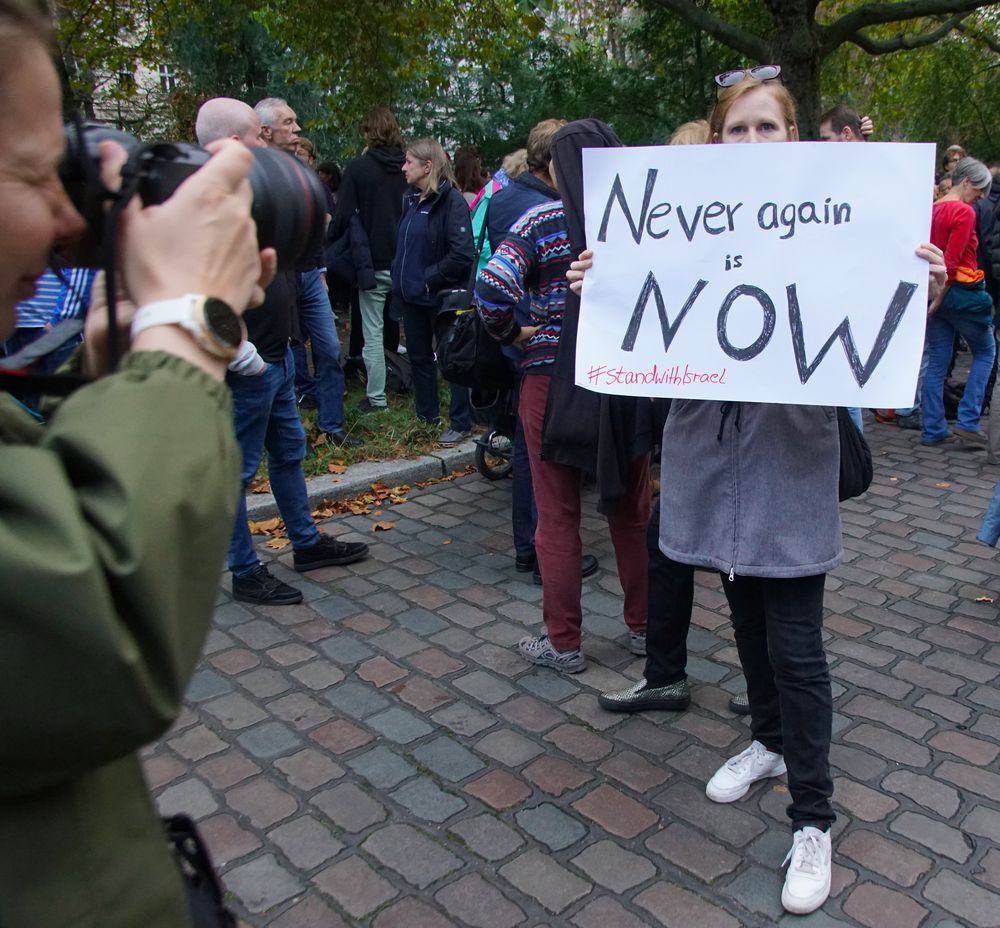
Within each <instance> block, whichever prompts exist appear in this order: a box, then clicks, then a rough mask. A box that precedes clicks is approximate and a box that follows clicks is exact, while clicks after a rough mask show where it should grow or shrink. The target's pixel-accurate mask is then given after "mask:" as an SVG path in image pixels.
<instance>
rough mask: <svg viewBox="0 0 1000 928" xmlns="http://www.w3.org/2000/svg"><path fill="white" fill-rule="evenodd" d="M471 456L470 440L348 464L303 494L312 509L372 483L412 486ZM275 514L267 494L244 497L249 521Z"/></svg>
mask: <svg viewBox="0 0 1000 928" xmlns="http://www.w3.org/2000/svg"><path fill="white" fill-rule="evenodd" d="M475 456H476V443H475V441H474V440H473V439H471V438H470V439H468V440H467V441H463V442H462V443H461V444H460V445H456V446H455V447H454V448H440V449H438V450H437V451H435V452H434V453H433V454H425V455H423V456H422V457H419V458H397V459H395V460H391V461H362V462H361V463H360V464H352V465H351V466H350V467H348V468H347V470H346V471H345V472H344V473H342V474H330V475H329V476H324V477H310V478H308V479H307V480H306V492H307V493H308V494H309V505H310V506H315V505H316V504H317V503H319V502H321V501H322V500H324V499H353V498H354V497H357V496H361V495H362V494H364V493H366V492H368V490H369V489H371V485H372V484H373V483H374V482H375V481H376V480H381V481H382V483H384V484H385V485H386V486H387V487H397V486H399V485H400V484H403V483H407V484H410V485H411V486H412V485H413V484H414V483H416V482H417V481H420V480H433V479H434V478H435V477H444V476H446V475H447V474H450V473H451V472H452V471H455V470H460V469H461V468H463V467H468V466H469V465H470V464H474V463H475ZM276 515H278V505H277V503H275V501H274V497H273V496H272V495H271V494H270V493H250V494H248V495H247V516H248V517H249V518H251V519H267V518H271V517H272V516H276Z"/></svg>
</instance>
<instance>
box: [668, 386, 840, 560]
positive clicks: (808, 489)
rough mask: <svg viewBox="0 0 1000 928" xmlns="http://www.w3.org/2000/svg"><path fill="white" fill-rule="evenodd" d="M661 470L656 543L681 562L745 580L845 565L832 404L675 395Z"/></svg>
mask: <svg viewBox="0 0 1000 928" xmlns="http://www.w3.org/2000/svg"><path fill="white" fill-rule="evenodd" d="M661 477H662V479H661V482H660V483H661V490H660V506H661V512H660V550H661V551H663V553H664V554H665V555H666V556H667V557H669V558H671V559H673V560H675V561H678V562H680V563H682V564H693V565H695V566H698V567H708V568H712V569H715V570H720V571H722V572H724V573H726V574H730V575H732V574H738V575H742V576H749V577H806V576H811V575H813V574H821V573H826V572H827V571H828V570H830V569H831V568H833V567H835V566H836V565H837V564H838V563H839V562H840V559H841V556H842V555H843V548H842V546H841V527H840V508H839V503H838V486H839V480H840V438H839V433H838V430H837V415H836V410H835V409H834V408H833V407H830V406H785V405H779V404H770V403H767V404H765V403H735V402H733V403H719V402H716V401H707V400H674V401H673V403H672V405H671V409H670V415H669V416H668V418H667V422H666V425H665V426H664V429H663V452H662V475H661Z"/></svg>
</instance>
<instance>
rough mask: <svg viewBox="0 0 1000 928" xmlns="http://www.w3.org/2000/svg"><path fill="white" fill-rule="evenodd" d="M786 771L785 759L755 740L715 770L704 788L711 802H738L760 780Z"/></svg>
mask: <svg viewBox="0 0 1000 928" xmlns="http://www.w3.org/2000/svg"><path fill="white" fill-rule="evenodd" d="M784 772H785V759H784V758H783V757H782V756H781V755H780V754H775V753H774V752H773V751H769V750H768V749H767V748H765V747H764V745H762V744H761V743H760V742H759V741H754V742H753V743H752V744H751V745H750V747H748V748H747V749H746V750H745V751H743V752H742V753H740V754H737V755H736V756H735V757H730V758H729V760H727V761H726V762H725V763H724V764H723V765H722V766H721V767H720V768H719V769H718V770H716V771H715V775H714V776H713V777H712V779H711V780H709V781H708V785H707V786H706V787H705V795H706V796H708V798H709V799H711V800H712V802H735V801H736V800H737V799H742V798H743V797H744V796H745V795H746V794H747V791H748V790H749V789H750V787H751V786H753V784H754V783H756V782H757V781H758V780H765V779H767V778H768V777H780V776H781V775H782V774H783V773H784Z"/></svg>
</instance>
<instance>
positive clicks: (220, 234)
mask: <svg viewBox="0 0 1000 928" xmlns="http://www.w3.org/2000/svg"><path fill="white" fill-rule="evenodd" d="M209 150H210V151H211V152H212V153H213V157H212V158H211V159H209V161H208V163H207V164H206V165H205V166H204V167H203V168H201V169H200V170H199V171H197V172H196V173H195V174H193V175H192V176H191V177H189V178H188V179H187V180H186V181H184V183H182V184H181V185H180V187H178V188H177V192H176V193H174V195H173V196H172V197H170V199H169V200H167V202H166V203H163V204H161V205H160V206H150V207H147V208H145V209H143V208H142V207H141V206H140V204H139V203H138V202H135V201H133V202H132V203H130V204H129V206H128V208H127V209H126V210H125V212H124V214H123V215H122V230H121V240H120V245H121V252H120V266H121V269H122V277H123V279H124V282H125V286H126V288H127V291H128V295H129V296H130V297H131V298H132V300H133V301H134V302H135V303H136V304H137V305H140V306H141V305H144V304H146V303H152V302H154V301H157V300H166V299H170V298H172V297H177V296H182V295H183V294H185V293H202V294H206V295H208V296H213V297H217V298H218V299H220V300H224V301H225V302H226V303H228V304H229V305H230V306H231V307H232V308H233V309H234V310H235V311H236V312H237V313H242V312H243V311H244V310H245V309H246V308H247V307H248V306H250V305H257V304H259V303H261V302H263V299H264V287H266V286H267V284H268V283H270V281H271V278H272V277H273V276H274V271H275V267H276V264H277V257H276V255H275V252H274V249H271V248H268V249H264V250H263V251H259V250H258V247H257V234H256V229H255V227H254V223H253V220H252V219H251V218H250V204H251V200H252V197H251V191H250V184H249V182H248V181H247V176H248V174H249V172H250V167H251V165H252V163H253V157H252V155H251V154H250V152H249V151H248V150H247V149H246V148H245V147H244V146H242V145H240V144H239V143H237V142H232V141H229V140H226V141H223V142H219V143H217V144H215V145H211V146H209ZM123 154H124V152H123V150H122V149H121V148H120V147H119V146H117V145H115V144H113V143H103V144H102V146H101V160H102V172H103V171H104V168H106V167H107V168H109V169H112V170H113V169H114V167H115V165H116V164H117V166H118V169H119V170H120V160H119V159H120V158H121V157H122V155H123ZM105 173H106V172H105Z"/></svg>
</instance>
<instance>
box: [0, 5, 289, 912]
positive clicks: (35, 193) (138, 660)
mask: <svg viewBox="0 0 1000 928" xmlns="http://www.w3.org/2000/svg"><path fill="white" fill-rule="evenodd" d="M0 52H2V54H0V100H2V101H3V102H2V103H0V106H2V107H3V109H4V110H5V113H4V115H5V117H6V121H7V123H8V125H13V126H17V131H13V132H8V133H4V135H3V137H2V138H0V256H2V257H0V337H3V336H5V335H6V334H8V333H9V332H10V331H11V330H12V328H13V326H14V305H15V303H16V302H17V301H18V300H20V299H25V298H27V297H30V296H31V294H32V293H33V291H34V281H35V280H36V279H37V277H38V276H39V275H40V274H41V273H42V271H43V270H44V269H45V267H46V266H47V264H48V262H49V252H50V249H51V248H52V247H53V246H54V245H56V244H57V243H59V242H60V241H63V240H67V239H70V238H72V237H74V236H76V235H79V234H80V233H81V232H82V231H83V223H82V221H81V219H80V217H79V216H78V215H77V213H76V212H75V211H74V209H73V207H72V205H71V203H70V201H69V200H68V199H67V196H66V194H65V192H64V190H63V188H62V186H61V184H60V181H59V178H58V175H57V167H58V161H59V155H60V152H61V151H62V149H63V127H62V123H61V117H60V91H59V80H58V78H57V76H56V71H55V69H54V67H53V65H52V62H51V59H50V34H49V23H48V17H47V14H46V12H45V9H44V6H43V5H42V3H41V2H39V0H0ZM215 151H216V154H215V155H214V156H213V157H212V158H211V160H210V161H209V163H208V164H207V165H206V166H205V167H204V168H202V169H201V170H199V171H198V172H197V173H196V174H195V175H194V176H193V177H192V178H190V179H189V180H188V181H186V182H185V183H184V184H183V185H182V186H181V188H180V189H179V190H178V191H177V193H176V194H175V195H174V196H173V197H172V198H171V199H170V200H169V201H167V202H166V203H165V204H164V205H162V206H158V207H151V208H148V209H145V210H142V209H140V208H139V206H138V205H137V204H136V203H132V204H131V205H130V206H129V208H128V209H127V210H126V211H125V213H124V214H123V216H122V224H121V236H120V239H119V242H118V249H117V259H118V266H119V268H120V271H121V279H122V281H123V284H124V288H125V291H126V295H127V296H128V297H129V298H130V299H131V300H132V301H133V302H134V303H135V305H137V306H138V307H139V309H138V311H137V313H136V314H135V318H134V320H133V319H131V318H130V316H131V314H130V313H128V312H126V311H125V309H124V307H119V322H120V323H121V324H122V325H123V326H124V325H127V324H129V323H131V324H132V332H133V338H132V341H131V353H130V354H129V355H128V356H127V357H126V359H125V360H124V362H123V364H122V365H121V370H120V372H119V373H117V374H115V375H113V376H109V377H106V378H104V379H101V380H99V381H98V382H96V383H94V384H93V385H90V386H87V387H84V388H83V389H81V390H79V391H78V392H77V393H75V394H74V395H73V396H71V397H70V398H69V399H67V400H66V401H65V402H64V403H63V404H62V406H61V408H59V409H58V410H57V411H56V413H55V414H54V415H53V417H52V418H51V421H50V424H49V425H48V427H46V428H44V429H42V428H39V427H37V426H36V425H35V424H34V423H33V422H32V421H31V420H29V419H28V418H27V417H26V416H25V415H24V414H23V413H22V412H21V411H20V410H19V409H17V407H16V406H15V405H14V403H13V401H11V400H9V398H8V397H6V396H3V397H0V588H2V590H3V593H2V597H3V600H2V602H3V605H2V609H0V845H2V847H3V848H4V850H3V852H2V853H0V924H2V925H4V926H5V928H8V926H10V928H22V926H31V928H38V926H62V925H73V926H75V928H114V926H129V928H133V926H136V925H142V926H143V928H157V926H163V928H166V926H170V928H176V926H186V925H189V924H190V916H189V914H188V904H187V900H186V899H185V891H184V887H183V884H182V880H181V877H180V875H179V872H178V870H177V868H176V866H175V864H174V862H173V860H172V859H171V856H170V853H169V851H168V848H167V844H166V841H165V839H164V836H163V831H162V828H161V825H160V822H159V820H158V818H157V816H156V814H155V812H154V809H153V805H152V802H151V800H150V797H149V795H148V792H147V790H146V786H145V783H144V781H143V777H142V772H141V770H140V766H139V760H138V757H137V755H136V752H137V751H138V749H139V748H140V747H141V746H142V745H143V744H145V743H146V742H149V741H151V740H153V739H154V738H156V737H157V736H159V735H160V734H162V733H163V732H164V731H165V730H166V729H167V727H168V726H169V725H170V723H171V722H172V721H173V719H174V718H175V716H176V714H177V712H178V711H179V707H180V704H181V698H182V696H183V693H184V690H185V687H186V685H187V682H188V679H189V676H190V674H191V672H192V670H193V668H194V665H195V662H196V661H197V658H198V655H199V652H200V650H201V647H202V644H203V641H204V637H205V634H206V632H207V630H208V626H209V621H210V616H211V611H212V603H213V599H214V596H215V591H216V587H217V584H218V576H219V566H220V563H221V561H222V558H223V554H224V552H225V547H226V541H227V538H228V536H229V533H230V530H231V528H232V520H233V517H234V514H235V512H236V503H237V496H238V493H239V472H240V457H239V449H238V448H237V445H236V442H235V440H234V438H233V431H232V421H231V414H230V401H229V396H228V391H227V390H226V387H225V385H224V383H223V375H224V373H225V369H226V363H227V355H228V354H229V353H231V352H234V351H235V348H236V345H235V344H233V342H234V337H233V336H234V332H236V330H238V329H240V328H241V325H240V323H239V321H238V319H236V318H235V317H234V315H233V313H232V311H231V310H228V309H226V307H224V306H222V307H220V306H219V305H218V304H217V303H213V304H212V306H213V311H212V313H211V314H210V315H211V317H212V319H214V320H215V321H216V322H217V321H218V320H219V319H220V318H221V319H222V320H223V321H227V320H228V322H229V325H228V327H227V328H225V330H224V331H223V332H222V333H221V334H220V333H219V332H218V331H216V328H217V327H216V328H213V327H211V326H210V325H208V326H207V325H205V324H203V322H201V321H199V320H200V319H203V317H202V316H200V315H199V314H200V313H201V312H202V311H203V310H204V309H205V300H204V298H203V297H211V298H214V300H215V301H222V302H223V303H225V304H228V307H231V308H232V310H235V311H236V313H240V312H242V311H243V309H245V307H246V306H247V305H248V303H250V302H251V301H252V300H259V299H260V298H261V297H262V290H261V284H263V283H266V282H267V280H268V279H269V277H270V275H271V274H272V273H273V270H274V262H275V255H274V252H273V251H272V250H270V249H268V250H267V251H264V252H259V251H258V246H257V242H256V236H255V230H254V224H253V222H252V221H251V219H250V214H249V206H250V188H249V185H248V183H247V181H246V178H247V175H248V172H249V169H250V165H251V161H252V158H251V155H250V153H249V152H248V151H247V150H246V149H245V148H244V147H243V146H241V145H238V144H236V143H229V142H227V143H223V144H221V145H220V146H218V147H217V148H216V149H215ZM40 153H41V154H40ZM124 157H125V153H124V151H123V150H122V149H120V148H118V147H117V146H115V145H113V144H110V143H105V144H103V145H102V146H101V161H102V165H101V167H102V173H103V175H104V177H105V179H106V180H110V178H111V177H113V176H114V174H116V173H117V169H118V168H120V166H121V162H122V161H123V160H124ZM185 313H187V314H188V318H186V319H184V320H183V322H182V321H181V320H182V317H183V316H184V314H185ZM227 314H228V316H227ZM171 319H173V320H174V321H173V322H168V321H167V320H171ZM102 320H104V321H105V325H106V317H105V316H104V314H103V313H102V312H100V311H97V310H95V311H93V312H92V313H91V316H90V318H89V320H88V328H87V346H88V349H89V350H88V351H86V352H85V356H84V359H83V372H84V373H86V374H90V375H91V376H96V375H100V374H101V373H104V371H102V370H101V367H102V365H103V363H104V362H103V360H102V358H103V353H102V351H101V350H100V349H102V348H103V346H104V345H105V340H106V333H105V332H102V331H101V328H102ZM238 337H239V336H238V334H237V335H236V337H235V338H236V340H237V343H238ZM206 346H207V347H206Z"/></svg>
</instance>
